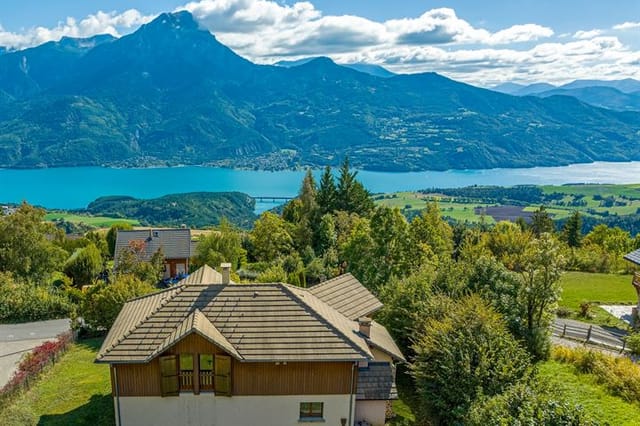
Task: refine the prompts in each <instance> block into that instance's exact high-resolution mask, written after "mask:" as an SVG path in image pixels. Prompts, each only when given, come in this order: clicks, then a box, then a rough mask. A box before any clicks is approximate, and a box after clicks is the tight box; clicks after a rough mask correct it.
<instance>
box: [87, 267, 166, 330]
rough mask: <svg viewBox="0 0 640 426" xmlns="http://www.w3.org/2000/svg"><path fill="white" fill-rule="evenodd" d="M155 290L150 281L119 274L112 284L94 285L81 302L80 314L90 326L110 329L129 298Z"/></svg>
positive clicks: (95, 328) (98, 328)
mask: <svg viewBox="0 0 640 426" xmlns="http://www.w3.org/2000/svg"><path fill="white" fill-rule="evenodd" d="M154 290H155V289H154V287H153V286H151V285H150V284H149V283H146V282H144V281H141V280H140V279H138V278H137V277H135V276H133V275H126V274H123V275H118V276H116V277H115V280H114V282H112V283H111V284H105V283H100V284H97V285H94V286H92V287H91V288H90V289H89V291H88V292H87V294H86V297H85V300H84V301H83V302H82V303H81V305H80V310H79V312H78V314H79V315H80V317H82V318H83V319H84V321H85V323H86V324H87V325H88V326H89V327H90V328H92V329H94V330H108V329H109V328H111V326H112V325H113V322H114V321H115V319H116V317H117V316H118V314H119V313H120V311H121V310H122V307H123V306H124V304H125V302H126V301H127V300H129V299H133V298H134V297H139V296H143V295H145V294H148V293H151V292H153V291H154Z"/></svg>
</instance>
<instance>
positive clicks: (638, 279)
mask: <svg viewBox="0 0 640 426" xmlns="http://www.w3.org/2000/svg"><path fill="white" fill-rule="evenodd" d="M624 259H625V260H628V261H629V262H631V263H633V264H635V265H638V266H640V249H638V250H634V251H632V252H631V253H627V254H625V255H624ZM631 285H633V287H634V288H635V289H636V293H637V295H638V302H637V304H636V307H635V308H633V315H632V318H633V321H634V322H637V319H638V313H640V272H635V273H634V274H633V279H632V280H631Z"/></svg>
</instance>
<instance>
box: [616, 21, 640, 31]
mask: <svg viewBox="0 0 640 426" xmlns="http://www.w3.org/2000/svg"><path fill="white" fill-rule="evenodd" d="M635 28H640V22H625V23H622V24H618V25H614V26H613V29H614V30H631V29H635Z"/></svg>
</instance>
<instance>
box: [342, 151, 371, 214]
mask: <svg viewBox="0 0 640 426" xmlns="http://www.w3.org/2000/svg"><path fill="white" fill-rule="evenodd" d="M357 174H358V172H357V171H354V172H351V171H350V170H349V157H345V159H344V162H343V163H342V166H341V167H340V176H339V177H338V188H337V199H336V209H337V210H343V211H346V212H349V213H356V214H358V215H360V216H369V214H370V213H371V212H372V211H373V208H374V204H373V201H372V200H371V194H370V193H369V191H367V190H366V189H365V187H364V186H363V185H362V184H361V183H360V182H358V181H357V180H356V175H357Z"/></svg>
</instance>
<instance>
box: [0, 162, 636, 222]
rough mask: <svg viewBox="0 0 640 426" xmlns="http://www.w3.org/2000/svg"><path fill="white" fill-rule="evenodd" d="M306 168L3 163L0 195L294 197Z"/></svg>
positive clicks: (500, 175) (416, 183)
mask: <svg viewBox="0 0 640 426" xmlns="http://www.w3.org/2000/svg"><path fill="white" fill-rule="evenodd" d="M320 174H321V171H320V170H317V171H316V176H318V177H319V175H320ZM303 176H304V172H303V171H279V172H266V171H253V170H233V169H222V168H212V167H197V166H189V167H172V168H147V169H115V168H103V167H70V168H54V169H31V170H12V169H0V203H19V202H21V201H23V200H26V201H28V202H29V203H31V204H35V205H39V206H44V207H48V208H60V209H76V208H83V207H86V206H87V204H88V203H89V202H91V201H93V200H94V199H96V198H98V197H101V196H104V195H130V196H133V197H136V198H155V197H159V196H162V195H166V194H175V193H181V192H198V191H240V192H245V193H247V194H249V195H251V196H271V197H291V196H294V195H295V194H296V193H297V192H298V189H299V187H300V183H301V181H302V177H303ZM358 179H360V180H361V181H362V183H363V184H364V185H365V186H366V187H367V189H369V190H370V191H371V192H373V193H376V192H393V191H410V190H418V189H425V188H434V187H438V188H452V187H462V186H469V185H502V186H509V185H520V184H536V185H543V184H555V185H559V184H564V183H578V182H584V183H637V182H640V162H638V161H636V162H625V163H610V162H596V163H589V164H573V165H570V166H563V167H534V168H527V169H489V170H449V171H444V172H434V171H428V172H410V173H385V172H370V171H359V172H358ZM274 204H277V202H276V203H271V202H266V203H259V205H258V206H257V209H256V210H257V211H262V210H265V209H266V208H270V207H272V206H273V205H274Z"/></svg>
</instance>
